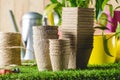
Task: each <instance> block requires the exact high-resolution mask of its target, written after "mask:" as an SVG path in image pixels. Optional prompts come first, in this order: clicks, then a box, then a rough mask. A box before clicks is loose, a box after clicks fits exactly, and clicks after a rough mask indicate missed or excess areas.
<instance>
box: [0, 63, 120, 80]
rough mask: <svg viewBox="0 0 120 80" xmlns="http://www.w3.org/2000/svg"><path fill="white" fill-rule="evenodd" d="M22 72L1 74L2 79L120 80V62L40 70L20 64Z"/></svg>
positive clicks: (0, 78) (0, 79)
mask: <svg viewBox="0 0 120 80" xmlns="http://www.w3.org/2000/svg"><path fill="white" fill-rule="evenodd" d="M18 68H19V69H20V73H13V74H6V75H1V76H0V80H120V62H118V63H114V64H104V65H89V66H88V68H87V69H84V70H64V71H57V72H53V71H41V72H40V71H38V69H37V66H36V65H34V66H18Z"/></svg>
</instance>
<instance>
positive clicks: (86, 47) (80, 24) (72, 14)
mask: <svg viewBox="0 0 120 80" xmlns="http://www.w3.org/2000/svg"><path fill="white" fill-rule="evenodd" d="M93 23H94V9H93V8H79V7H64V8H63V11H62V25H61V27H60V29H61V30H60V31H61V33H62V38H69V39H70V40H71V48H72V50H73V51H72V53H71V55H72V56H71V60H70V68H73V69H75V67H76V68H77V69H83V68H86V67H87V63H88V60H89V57H90V54H91V49H92V43H93V32H94V30H93ZM60 36H61V35H60ZM71 36H72V37H71ZM72 58H74V59H72ZM72 60H73V62H74V63H75V65H74V64H73V65H72V66H71V64H72Z"/></svg>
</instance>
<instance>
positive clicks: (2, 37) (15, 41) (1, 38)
mask: <svg viewBox="0 0 120 80" xmlns="http://www.w3.org/2000/svg"><path fill="white" fill-rule="evenodd" d="M20 44H21V34H20V33H13V32H7V33H3V32H0V47H13V46H20Z"/></svg>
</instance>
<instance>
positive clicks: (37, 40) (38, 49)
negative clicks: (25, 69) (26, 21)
mask: <svg viewBox="0 0 120 80" xmlns="http://www.w3.org/2000/svg"><path fill="white" fill-rule="evenodd" d="M57 33H58V29H57V27H56V26H34V27H33V48H34V52H35V59H36V62H37V66H38V69H39V71H44V70H52V66H51V61H50V56H49V39H58V35H57Z"/></svg>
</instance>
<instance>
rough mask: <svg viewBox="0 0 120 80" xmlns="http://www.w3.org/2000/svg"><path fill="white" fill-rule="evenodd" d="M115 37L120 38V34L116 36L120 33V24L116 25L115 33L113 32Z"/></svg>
mask: <svg viewBox="0 0 120 80" xmlns="http://www.w3.org/2000/svg"><path fill="white" fill-rule="evenodd" d="M115 33H116V34H117V35H116V37H120V34H118V33H120V23H119V22H118V24H117V28H116V32H115Z"/></svg>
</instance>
